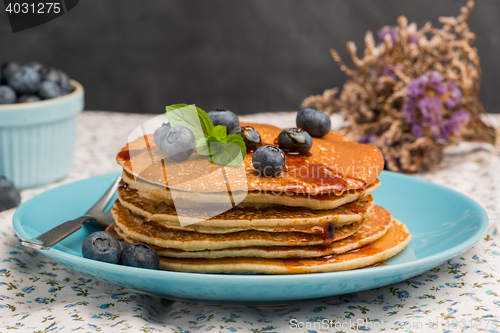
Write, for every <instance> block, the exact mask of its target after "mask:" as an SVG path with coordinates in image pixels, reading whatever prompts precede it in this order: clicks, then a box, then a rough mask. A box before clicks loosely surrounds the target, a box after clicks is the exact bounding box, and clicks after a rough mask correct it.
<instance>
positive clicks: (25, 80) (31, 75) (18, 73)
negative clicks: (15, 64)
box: [7, 66, 40, 95]
mask: <svg viewBox="0 0 500 333" xmlns="http://www.w3.org/2000/svg"><path fill="white" fill-rule="evenodd" d="M7 82H8V83H9V86H10V87H11V88H12V89H14V90H15V91H16V92H17V93H18V94H20V95H24V94H27V95H30V94H34V93H36V92H37V91H38V88H39V87H40V74H38V72H37V71H35V70H34V69H33V68H30V67H26V66H22V67H19V68H18V69H16V70H15V71H14V72H13V73H12V74H11V75H10V76H9V77H8V78H7Z"/></svg>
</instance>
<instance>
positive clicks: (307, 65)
mask: <svg viewBox="0 0 500 333" xmlns="http://www.w3.org/2000/svg"><path fill="white" fill-rule="evenodd" d="M465 2H466V1H465V0H432V1H428V0H415V1H401V0H376V1H375V0H351V1H347V0H346V1H336V0H293V1H292V0H240V1H233V0H211V1H206V0H189V1H184V0H178V1H177V0H143V1H138V0H106V1H97V0H82V1H80V3H79V4H78V5H77V6H76V7H75V8H74V9H73V10H72V11H70V12H68V13H67V14H66V15H64V16H62V17H60V18H58V19H56V20H54V21H52V22H49V23H47V24H45V25H42V26H39V27H35V28H33V29H30V30H27V31H24V32H19V33H16V34H13V33H12V32H10V28H9V25H8V20H7V17H6V15H5V13H4V12H3V11H2V13H1V14H0V57H1V58H2V61H4V60H12V59H18V60H21V61H30V60H38V61H41V62H43V63H46V64H49V65H52V66H56V67H59V68H61V69H63V70H65V71H66V72H68V73H69V74H70V75H71V77H73V78H75V79H76V80H78V81H80V82H81V83H82V84H83V85H84V87H85V89H86V109H89V110H96V109H97V110H110V111H121V112H141V113H161V112H163V111H164V107H165V105H168V104H174V103H195V104H197V105H198V106H200V107H201V108H203V109H205V110H207V111H208V110H211V109H214V108H216V107H223V108H229V109H231V110H233V111H235V112H236V113H238V114H246V113H254V112H262V111H282V110H297V109H298V107H299V104H300V103H301V101H302V100H303V99H304V98H305V97H307V96H309V95H311V94H319V93H322V92H323V90H324V89H326V88H332V87H335V86H342V84H343V83H344V82H345V80H346V76H345V75H344V74H343V73H342V72H340V70H339V69H338V66H337V65H336V64H335V63H334V61H333V60H332V58H331V56H330V53H329V49H330V48H335V49H337V50H338V51H340V53H341V55H342V56H343V58H344V59H346V60H347V59H348V56H347V52H346V51H345V45H346V43H347V42H348V41H350V40H352V41H355V42H356V44H357V45H358V49H362V45H363V37H364V34H365V31H366V30H372V31H374V32H376V31H377V30H378V29H379V28H380V27H382V26H383V25H387V24H389V25H395V24H396V20H397V17H398V16H399V15H402V14H404V15H406V16H407V17H408V19H409V21H415V22H417V24H418V25H419V27H420V26H422V25H423V24H424V23H425V22H427V21H431V22H432V23H433V24H434V25H439V23H438V21H437V18H438V17H439V16H442V15H445V16H456V15H457V14H458V13H459V9H460V7H461V6H462V5H464V4H465ZM0 8H2V9H3V6H1V5H0ZM499 18H500V1H498V0H480V1H477V4H476V9H475V10H474V12H473V15H472V18H471V21H470V26H471V28H472V31H474V32H475V33H476V34H477V36H478V39H477V42H476V43H475V46H476V47H477V48H478V49H479V55H480V57H481V65H482V69H483V82H482V89H481V100H482V102H483V104H484V106H485V108H486V110H487V111H488V112H500V108H499V107H498V105H499V104H500V94H499V93H498V92H497V78H498V77H499V75H500V65H499V62H500V45H499V37H500V36H499V32H500V20H499ZM360 54H361V53H360Z"/></svg>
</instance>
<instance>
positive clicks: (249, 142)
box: [230, 126, 262, 152]
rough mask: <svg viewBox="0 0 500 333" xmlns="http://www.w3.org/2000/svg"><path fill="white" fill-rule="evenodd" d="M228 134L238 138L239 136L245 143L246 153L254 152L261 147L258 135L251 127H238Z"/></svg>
mask: <svg viewBox="0 0 500 333" xmlns="http://www.w3.org/2000/svg"><path fill="white" fill-rule="evenodd" d="M230 134H238V135H239V136H241V137H242V139H243V141H244V142H245V146H246V147H247V151H249V152H252V151H255V150H257V148H259V147H260V146H262V139H261V137H260V133H259V132H257V130H256V129H255V128H253V127H252V126H238V127H236V128H235V129H233V130H232V131H231V133H230Z"/></svg>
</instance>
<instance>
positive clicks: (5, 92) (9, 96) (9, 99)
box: [0, 86, 16, 104]
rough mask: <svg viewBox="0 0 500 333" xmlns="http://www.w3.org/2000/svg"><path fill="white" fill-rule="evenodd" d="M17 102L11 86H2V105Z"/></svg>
mask: <svg viewBox="0 0 500 333" xmlns="http://www.w3.org/2000/svg"><path fill="white" fill-rule="evenodd" d="M15 101H16V92H15V91H14V89H12V88H11V87H9V86H0V104H12V103H15Z"/></svg>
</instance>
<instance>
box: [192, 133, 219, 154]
mask: <svg viewBox="0 0 500 333" xmlns="http://www.w3.org/2000/svg"><path fill="white" fill-rule="evenodd" d="M214 142H219V141H217V139H216V138H214V137H208V138H207V139H200V140H198V141H197V142H196V153H198V154H200V155H206V156H209V155H213V154H215V153H216V152H217V151H218V150H219V148H220V146H218V145H214Z"/></svg>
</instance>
